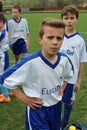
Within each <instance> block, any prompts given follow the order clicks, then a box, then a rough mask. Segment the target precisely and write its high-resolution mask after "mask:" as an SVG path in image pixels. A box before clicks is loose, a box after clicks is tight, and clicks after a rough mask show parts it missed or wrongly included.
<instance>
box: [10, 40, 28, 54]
mask: <svg viewBox="0 0 87 130" xmlns="http://www.w3.org/2000/svg"><path fill="white" fill-rule="evenodd" d="M12 51H13V53H14V54H15V55H20V54H21V53H28V50H27V49H26V42H25V41H24V39H19V40H17V41H16V42H15V43H14V44H13V47H12Z"/></svg>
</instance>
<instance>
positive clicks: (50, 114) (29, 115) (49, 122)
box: [26, 102, 61, 130]
mask: <svg viewBox="0 0 87 130" xmlns="http://www.w3.org/2000/svg"><path fill="white" fill-rule="evenodd" d="M60 127H61V102H59V103H57V104H56V105H53V106H50V107H42V108H38V109H36V110H33V109H31V108H29V107H27V109H26V130H60Z"/></svg>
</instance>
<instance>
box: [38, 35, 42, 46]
mask: <svg viewBox="0 0 87 130" xmlns="http://www.w3.org/2000/svg"><path fill="white" fill-rule="evenodd" d="M41 41H42V38H41V37H40V36H39V37H38V42H39V43H40V44H42V42H41Z"/></svg>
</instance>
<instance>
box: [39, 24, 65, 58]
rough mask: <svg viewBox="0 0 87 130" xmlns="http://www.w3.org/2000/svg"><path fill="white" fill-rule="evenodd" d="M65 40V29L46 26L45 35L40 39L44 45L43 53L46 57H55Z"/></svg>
mask: <svg viewBox="0 0 87 130" xmlns="http://www.w3.org/2000/svg"><path fill="white" fill-rule="evenodd" d="M63 38H64V29H63V28H55V27H50V26H44V34H43V36H42V37H39V42H40V44H41V45H42V53H43V54H44V55H45V56H53V55H56V53H57V52H58V51H59V49H60V47H61V44H62V41H63Z"/></svg>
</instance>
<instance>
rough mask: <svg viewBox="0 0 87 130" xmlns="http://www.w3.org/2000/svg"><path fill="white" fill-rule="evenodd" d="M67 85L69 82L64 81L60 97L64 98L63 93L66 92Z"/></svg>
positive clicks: (59, 93)
mask: <svg viewBox="0 0 87 130" xmlns="http://www.w3.org/2000/svg"><path fill="white" fill-rule="evenodd" d="M67 83H68V82H66V81H64V83H63V85H62V86H61V88H60V90H59V92H58V95H59V96H63V92H64V90H65V88H66V86H67Z"/></svg>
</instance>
